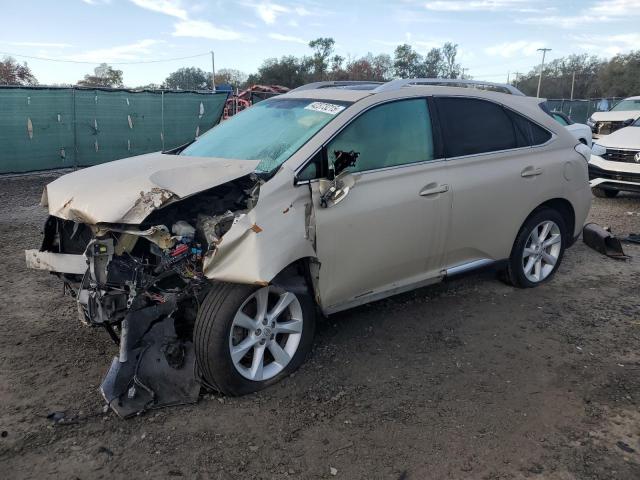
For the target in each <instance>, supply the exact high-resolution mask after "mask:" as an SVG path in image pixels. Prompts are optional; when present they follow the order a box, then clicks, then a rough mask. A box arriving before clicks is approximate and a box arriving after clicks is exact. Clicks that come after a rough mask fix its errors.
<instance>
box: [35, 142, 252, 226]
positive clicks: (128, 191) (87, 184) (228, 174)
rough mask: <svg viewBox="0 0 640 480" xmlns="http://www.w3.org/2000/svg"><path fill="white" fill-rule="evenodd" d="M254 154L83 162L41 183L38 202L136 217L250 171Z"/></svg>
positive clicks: (100, 217) (67, 214)
mask: <svg viewBox="0 0 640 480" xmlns="http://www.w3.org/2000/svg"><path fill="white" fill-rule="evenodd" d="M259 163H260V161H259V160H230V159H224V158H203V157H188V156H181V155H167V154H163V153H160V152H158V153H149V154H146V155H140V156H137V157H131V158H125V159H122V160H116V161H113V162H109V163H104V164H102V165H96V166H94V167H90V168H85V169H82V170H78V171H76V172H73V173H70V174H68V175H64V176H63V177H60V178H58V179H57V180H55V181H53V182H51V183H50V184H49V185H47V186H46V188H45V191H44V193H43V196H42V204H43V205H44V206H48V207H49V213H50V214H51V215H54V216H56V217H59V218H63V219H67V220H74V221H76V222H81V223H87V224H90V225H95V224H97V223H129V224H138V223H141V222H142V221H143V220H144V219H145V218H146V217H147V216H148V215H149V214H150V213H151V212H152V211H154V210H156V209H158V208H161V207H162V206H164V205H167V204H169V203H173V202H175V201H178V200H181V199H183V198H185V197H188V196H190V195H193V194H195V193H198V192H201V191H203V190H207V189H209V188H212V187H216V186H218V185H222V184H223V183H227V182H230V181H232V180H235V179H236V178H240V177H243V176H245V175H248V174H250V173H251V172H253V171H254V170H255V168H256V166H257V165H258V164H259Z"/></svg>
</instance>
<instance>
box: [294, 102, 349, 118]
mask: <svg viewBox="0 0 640 480" xmlns="http://www.w3.org/2000/svg"><path fill="white" fill-rule="evenodd" d="M304 108H305V110H315V111H316V112H322V113H328V114H329V115H336V114H338V113H340V112H341V111H342V110H344V108H345V107H343V106H342V105H335V104H333V103H324V102H313V103H310V104H309V105H307V106H306V107H304Z"/></svg>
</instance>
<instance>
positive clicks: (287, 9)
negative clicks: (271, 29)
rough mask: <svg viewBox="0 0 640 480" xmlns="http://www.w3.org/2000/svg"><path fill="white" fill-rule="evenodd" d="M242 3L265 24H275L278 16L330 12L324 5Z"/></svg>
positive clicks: (314, 14) (321, 14)
mask: <svg viewBox="0 0 640 480" xmlns="http://www.w3.org/2000/svg"><path fill="white" fill-rule="evenodd" d="M242 5H243V6H244V7H247V8H250V9H252V10H253V11H254V12H255V14H256V15H257V16H258V18H260V19H261V20H262V21H263V22H264V23H266V24H267V25H273V24H275V23H276V22H277V20H278V18H279V17H280V16H298V17H309V16H324V15H330V14H331V13H332V12H330V11H328V10H326V9H325V8H324V7H323V8H322V9H319V8H313V9H309V8H307V7H305V6H303V5H297V6H287V5H283V4H280V3H274V2H271V1H270V0H265V1H260V2H249V1H246V2H244V3H242Z"/></svg>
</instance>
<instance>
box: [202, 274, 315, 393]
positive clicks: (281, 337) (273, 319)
mask: <svg viewBox="0 0 640 480" xmlns="http://www.w3.org/2000/svg"><path fill="white" fill-rule="evenodd" d="M314 329H315V310H314V307H313V304H312V301H311V299H310V298H309V296H308V295H305V294H300V293H293V292H289V291H286V290H285V289H284V288H281V287H278V286H274V285H268V286H265V287H254V286H251V285H238V284H230V283H216V284H214V285H213V287H212V288H211V290H210V291H209V293H208V294H207V296H206V298H205V299H204V301H203V303H202V305H201V306H200V309H199V311H198V315H197V318H196V324H195V329H194V344H195V350H196V358H197V362H198V366H199V368H200V371H201V373H202V376H203V377H204V381H205V382H206V383H207V384H209V385H210V386H212V387H213V388H215V389H216V390H219V391H220V392H222V393H224V394H227V395H245V394H248V393H252V392H256V391H258V390H262V389H263V388H266V387H268V386H269V385H272V384H274V383H276V382H278V381H280V380H281V379H282V378H284V377H285V376H287V375H289V374H291V373H292V372H294V371H295V370H296V369H298V367H299V366H300V365H301V364H302V363H303V362H304V360H305V358H306V356H307V354H308V353H309V351H310V350H311V345H312V342H313V334H314Z"/></svg>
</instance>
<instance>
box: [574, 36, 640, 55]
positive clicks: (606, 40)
mask: <svg viewBox="0 0 640 480" xmlns="http://www.w3.org/2000/svg"><path fill="white" fill-rule="evenodd" d="M571 39H572V40H574V41H575V42H576V43H575V44H574V46H576V47H577V48H580V49H582V50H585V51H587V52H589V53H598V54H602V55H607V56H613V55H617V54H618V53H624V52H628V51H630V50H640V33H620V34H615V35H597V34H596V35H592V34H582V35H572V36H571Z"/></svg>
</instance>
